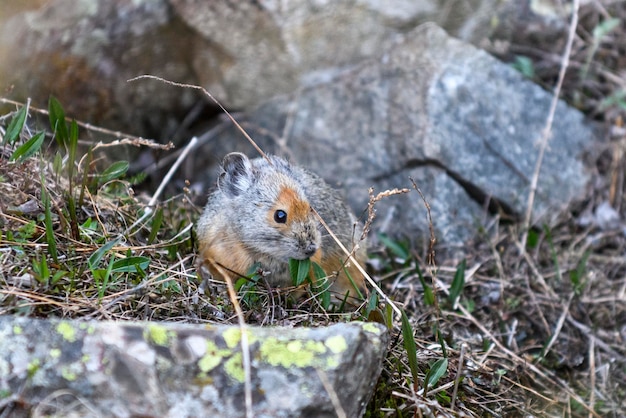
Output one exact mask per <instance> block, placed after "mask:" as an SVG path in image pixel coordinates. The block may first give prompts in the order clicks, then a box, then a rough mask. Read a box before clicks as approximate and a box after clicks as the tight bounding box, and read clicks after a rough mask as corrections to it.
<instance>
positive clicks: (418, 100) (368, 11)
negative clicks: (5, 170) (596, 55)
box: [0, 0, 599, 244]
mask: <svg viewBox="0 0 626 418" xmlns="http://www.w3.org/2000/svg"><path fill="white" fill-rule="evenodd" d="M1 7H2V9H1V14H0V88H2V89H3V91H4V92H5V96H6V97H9V98H11V99H14V100H18V101H22V102H24V101H26V100H27V99H31V100H32V105H34V106H36V107H42V108H45V103H46V102H47V99H48V97H49V95H50V94H52V95H55V96H56V97H57V98H58V99H59V100H60V101H61V103H63V104H64V106H65V108H66V112H67V114H68V115H71V116H72V117H75V118H76V119H78V120H81V121H83V122H87V123H90V124H94V125H98V126H103V127H106V128H108V129H111V130H114V131H122V132H124V133H126V134H129V135H134V136H141V137H148V138H154V139H156V140H158V141H161V142H170V141H171V142H173V143H174V144H175V145H177V146H178V147H179V148H180V147H183V146H184V145H185V144H186V143H187V142H188V141H189V138H190V137H191V136H192V135H194V134H195V135H201V134H203V133H204V132H206V130H207V129H209V128H210V127H212V126H214V125H216V124H218V125H219V124H223V122H222V121H223V119H220V118H219V116H220V113H221V112H220V111H219V110H217V109H216V107H215V104H214V103H213V102H212V101H210V100H209V99H208V97H206V96H205V95H203V94H202V93H201V92H200V91H198V90H193V89H188V88H187V89H185V88H180V87H174V86H171V85H167V84H165V83H163V82H160V81H158V80H154V79H140V80H135V81H128V80H129V79H131V78H134V77H137V76H140V75H144V74H149V75H153V76H158V77H162V78H164V79H167V80H171V81H175V82H179V83H187V84H192V85H198V86H201V87H204V88H205V89H207V90H208V91H209V92H210V93H211V94H212V95H214V96H215V97H216V98H217V99H218V100H219V101H220V102H221V103H222V104H223V105H224V106H225V107H226V108H228V109H231V110H232V111H238V112H244V113H243V114H242V113H238V116H237V117H238V118H239V119H240V121H241V122H242V123H243V122H245V123H246V126H247V129H248V130H249V131H250V134H251V135H252V136H253V138H254V139H255V140H257V141H258V142H259V144H260V145H262V147H263V148H264V149H265V150H266V151H267V152H274V153H279V154H283V155H286V156H288V157H290V158H291V159H292V160H293V161H295V162H297V163H300V164H303V165H306V166H308V167H309V168H311V169H312V170H314V171H316V172H318V173H320V174H322V175H323V177H324V178H325V179H326V180H327V181H329V182H330V183H331V184H333V185H335V186H337V187H339V188H340V189H341V190H342V191H343V193H344V195H345V196H346V198H347V199H348V201H349V203H350V204H351V205H352V207H353V208H354V210H355V211H356V212H357V213H363V212H364V211H365V209H366V206H367V201H368V188H369V187H374V189H375V191H377V192H380V191H384V190H386V189H393V188H406V187H409V188H411V186H412V183H411V182H410V181H409V177H411V178H413V179H414V180H415V181H416V184H417V186H418V187H420V189H421V190H422V191H423V192H424V194H425V196H426V198H427V200H428V201H429V202H430V204H431V207H432V211H433V218H434V220H435V227H436V229H437V235H438V239H439V241H440V242H442V243H449V244H460V243H462V242H464V241H466V240H468V239H470V238H471V237H472V236H474V235H475V233H476V230H477V226H478V225H480V224H484V223H485V220H487V219H489V218H490V217H492V216H494V215H497V216H502V217H503V219H505V220H506V221H511V220H513V221H519V220H521V216H522V214H524V213H525V211H526V196H527V195H528V192H529V186H530V179H531V177H532V175H533V169H534V163H535V158H536V150H537V148H536V144H537V143H538V141H539V140H540V137H541V135H542V130H543V128H544V125H545V116H546V114H547V110H548V108H549V104H550V100H551V95H550V93H549V92H545V91H542V90H541V88H539V87H537V86H536V85H533V84H532V83H531V82H529V81H526V80H525V79H524V77H523V76H522V75H520V74H519V72H517V71H515V70H513V69H512V68H511V67H510V66H508V65H506V64H503V63H501V62H498V61H497V60H495V59H493V58H491V57H489V56H488V55H487V54H486V53H485V52H482V51H481V50H480V49H479V48H486V49H488V50H491V51H492V52H498V51H500V52H502V51H504V52H506V45H508V44H510V43H511V42H514V43H515V45H517V46H518V47H519V45H522V46H523V45H527V46H528V47H532V45H533V42H534V41H535V39H536V37H537V36H539V35H541V37H542V40H543V41H542V42H545V41H546V39H548V40H554V42H553V47H554V50H555V51H560V50H561V48H562V45H563V38H564V34H565V30H566V26H565V23H566V21H565V20H564V19H563V17H564V16H566V15H567V12H568V9H567V7H565V6H561V5H560V3H559V2H557V1H555V2H535V1H522V2H514V1H495V0H475V1H445V0H439V1H428V0H423V1H400V0H398V1H394V2H376V1H361V0H353V1H342V2H332V3H327V2H323V1H314V0H297V1H289V2H227V1H225V2H203V1H193V0H170V1H166V0H156V1H127V0H116V1H106V2H92V1H87V0H81V1H64V0H56V1H50V2H37V1H31V2H22V3H20V4H19V5H17V4H9V3H8V2H3V3H2V6H1ZM425 22H433V23H429V24H428V26H427V27H420V25H422V24H424V23H425ZM434 24H436V25H438V26H440V27H442V28H443V29H444V30H445V31H446V32H447V35H446V33H445V32H444V31H442V30H440V29H437V28H436V27H435V26H433V25H434ZM416 28H417V29H416ZM448 36H451V38H449V37H448ZM469 44H473V45H474V46H475V47H472V46H470V45H469ZM222 116H223V115H222ZM226 124H230V122H226ZM593 129H594V128H593V127H592V126H591V125H590V123H588V122H587V121H585V120H583V118H582V116H581V114H579V113H578V112H576V111H574V110H571V109H568V108H567V106H566V105H564V104H561V105H559V108H558V114H557V117H556V120H555V126H554V128H553V133H552V135H553V139H552V143H551V147H550V151H549V154H548V157H547V163H546V164H545V165H544V167H545V169H544V172H542V180H543V181H542V182H541V186H540V189H539V192H538V199H537V205H536V208H534V209H535V217H534V220H535V222H540V221H541V222H549V221H550V219H549V217H548V218H546V219H544V217H545V216H546V214H547V213H549V211H550V210H551V209H554V208H555V207H565V206H566V205H567V204H569V202H570V201H571V200H572V198H574V197H576V195H577V194H579V193H580V191H581V189H584V188H585V186H586V185H587V184H588V183H589V173H588V170H587V169H585V167H584V164H583V157H584V154H585V152H587V151H589V150H590V149H593V148H594V143H595V142H597V140H598V137H599V136H598V135H596V133H595V132H594V131H593ZM93 139H94V140H102V136H101V135H100V136H97V137H94V138H93ZM202 143H203V144H202V146H201V147H200V150H199V152H196V153H194V154H193V155H194V156H193V157H192V158H190V159H189V160H188V161H187V162H186V163H185V167H184V168H183V170H182V175H181V177H180V179H181V181H180V182H179V183H178V185H179V186H178V187H179V188H180V187H182V180H184V179H188V180H190V181H191V184H192V190H194V191H195V192H196V193H197V196H198V198H197V201H198V203H199V204H202V201H203V198H204V196H205V195H206V191H207V190H208V189H209V188H210V187H211V186H212V184H213V183H214V178H215V175H216V172H217V168H216V163H218V162H219V161H220V160H221V158H222V156H223V155H225V154H226V153H228V152H230V151H234V150H243V151H246V152H248V153H250V154H251V155H253V154H254V153H253V152H252V148H250V147H249V146H248V144H247V143H246V141H245V139H244V138H243V136H242V135H241V134H240V133H238V132H237V131H236V130H232V129H228V130H227V131H226V132H221V133H220V134H219V135H209V136H208V137H207V136H205V137H204V140H203V141H202ZM111 157H112V158H113V159H129V160H131V161H132V162H133V166H132V167H133V169H134V170H135V171H137V172H139V171H148V172H150V173H152V184H158V182H159V181H160V178H161V176H162V175H163V173H164V171H163V169H164V167H165V168H167V161H170V160H167V158H168V155H167V154H165V153H162V152H161V153H155V152H154V151H147V152H144V153H142V154H138V151H136V150H135V149H132V148H131V149H127V150H125V151H124V152H120V150H119V149H118V150H116V154H112V155H111ZM164 158H165V159H166V160H165V161H163V159H164ZM157 167H160V169H159V168H157ZM207 167H209V169H207ZM210 167H212V168H210ZM425 216H426V215H425V210H424V208H423V205H422V204H421V201H420V200H419V199H418V198H417V197H416V195H407V196H402V197H398V198H396V199H389V200H387V201H383V202H381V203H380V204H379V206H378V218H377V221H376V224H375V227H376V230H377V231H379V232H387V233H390V234H392V235H396V236H397V235H400V234H402V235H407V236H409V237H410V238H411V239H418V237H424V236H427V232H428V231H427V222H426V217H425Z"/></svg>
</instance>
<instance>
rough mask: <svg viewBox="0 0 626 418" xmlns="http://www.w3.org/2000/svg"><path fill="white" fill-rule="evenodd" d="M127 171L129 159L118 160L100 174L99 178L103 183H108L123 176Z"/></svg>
mask: <svg viewBox="0 0 626 418" xmlns="http://www.w3.org/2000/svg"><path fill="white" fill-rule="evenodd" d="M127 171H128V161H116V162H114V163H113V164H111V165H110V166H109V167H108V168H107V169H106V170H104V171H103V172H102V174H100V176H99V180H100V182H101V183H107V182H109V181H111V180H115V179H118V178H120V177H122V176H123V175H124V174H126V172H127Z"/></svg>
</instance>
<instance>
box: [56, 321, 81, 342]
mask: <svg viewBox="0 0 626 418" xmlns="http://www.w3.org/2000/svg"><path fill="white" fill-rule="evenodd" d="M57 332H58V333H59V334H61V336H62V337H63V339H64V340H66V341H69V342H71V343H73V342H74V341H76V330H75V329H74V327H73V326H72V325H71V324H70V323H69V322H59V324H58V325H57Z"/></svg>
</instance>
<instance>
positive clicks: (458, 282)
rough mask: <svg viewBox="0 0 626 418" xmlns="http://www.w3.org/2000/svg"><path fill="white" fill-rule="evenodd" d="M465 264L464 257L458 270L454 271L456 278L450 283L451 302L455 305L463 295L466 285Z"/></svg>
mask: <svg viewBox="0 0 626 418" xmlns="http://www.w3.org/2000/svg"><path fill="white" fill-rule="evenodd" d="M465 265H466V261H465V259H463V261H461V262H460V263H459V265H458V266H457V267H456V272H455V273H454V279H453V280H452V284H451V285H450V294H449V299H450V304H452V305H453V306H454V304H455V303H456V301H457V300H458V298H459V297H460V296H461V293H462V292H463V287H465Z"/></svg>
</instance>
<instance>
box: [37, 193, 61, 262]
mask: <svg viewBox="0 0 626 418" xmlns="http://www.w3.org/2000/svg"><path fill="white" fill-rule="evenodd" d="M41 200H42V202H43V211H44V222H45V224H46V242H47V244H48V253H49V254H50V256H51V257H52V259H53V260H54V262H55V263H58V262H59V259H58V256H57V242H56V240H55V236H54V229H53V226H52V212H51V210H50V196H48V192H47V191H46V188H45V187H44V186H43V182H42V186H41Z"/></svg>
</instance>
